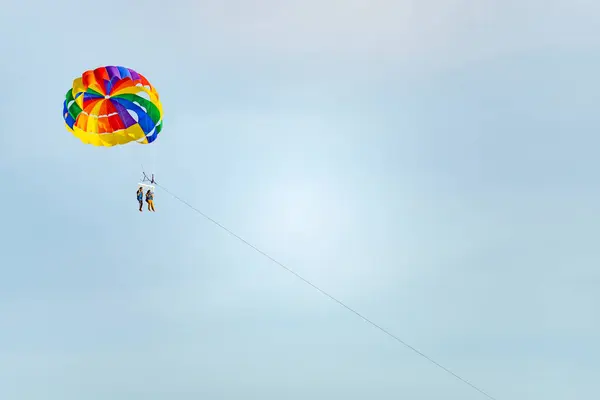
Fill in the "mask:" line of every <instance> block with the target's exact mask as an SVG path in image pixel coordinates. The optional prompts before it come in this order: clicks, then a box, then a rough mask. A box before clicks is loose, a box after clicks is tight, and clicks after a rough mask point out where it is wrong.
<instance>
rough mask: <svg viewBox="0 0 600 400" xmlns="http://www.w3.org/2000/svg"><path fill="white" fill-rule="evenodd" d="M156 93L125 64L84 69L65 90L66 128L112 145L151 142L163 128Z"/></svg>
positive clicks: (91, 140) (86, 138)
mask: <svg viewBox="0 0 600 400" xmlns="http://www.w3.org/2000/svg"><path fill="white" fill-rule="evenodd" d="M162 115H163V110H162V104H161V103H160V100H159V97H158V93H157V92H156V90H155V89H154V87H152V85H151V84H150V82H148V80H147V79H146V78H145V77H144V76H142V75H141V74H139V73H137V72H135V71H134V70H132V69H130V68H125V67H113V66H107V67H100V68H96V69H95V70H93V71H86V72H84V73H83V75H82V76H81V77H80V78H76V79H75V80H74V81H73V87H72V88H71V89H69V91H68V92H67V95H66V98H65V102H64V107H63V117H64V119H65V124H66V127H67V130H68V131H69V132H71V133H72V134H73V135H75V136H76V137H78V138H79V139H80V140H81V141H82V142H83V143H86V144H92V145H94V146H115V145H121V144H126V143H129V142H133V141H136V142H138V143H141V144H148V143H152V142H154V141H155V140H156V138H157V137H158V134H159V133H160V131H161V130H162V126H163V124H162Z"/></svg>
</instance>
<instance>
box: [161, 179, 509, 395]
mask: <svg viewBox="0 0 600 400" xmlns="http://www.w3.org/2000/svg"><path fill="white" fill-rule="evenodd" d="M155 184H156V186H158V187H159V188H161V189H162V190H164V191H165V192H166V193H168V194H169V195H171V196H172V197H173V198H174V199H175V200H178V201H179V202H181V203H182V204H184V205H186V206H187V207H189V208H190V209H191V210H192V211H195V212H196V213H198V214H200V215H201V216H202V217H204V218H205V219H207V220H208V221H210V222H212V223H213V224H214V225H216V226H218V227H219V228H221V229H222V230H224V231H225V232H227V233H228V234H230V235H231V236H233V237H234V238H236V239H238V240H239V241H240V242H242V243H244V244H245V245H247V246H248V247H250V248H252V249H253V250H255V251H256V252H257V253H259V254H261V255H263V256H264V257H266V258H268V259H269V260H271V261H272V262H274V263H275V264H277V265H278V266H279V267H281V268H283V269H285V270H286V271H288V272H289V273H291V274H292V275H294V276H296V278H298V279H300V280H301V281H303V282H304V283H306V284H307V285H309V286H311V287H312V288H313V289H315V290H317V291H318V292H320V293H321V294H323V295H324V296H326V297H328V298H329V299H330V300H333V301H334V302H336V303H337V304H339V305H340V306H342V307H343V308H345V309H346V310H347V311H350V312H351V313H353V314H354V315H356V316H358V317H359V318H361V319H362V320H363V321H365V322H366V323H368V324H370V325H371V326H373V327H374V328H376V329H378V330H379V331H381V332H383V333H384V334H386V335H387V336H389V337H390V338H392V339H394V340H395V341H396V342H398V343H400V344H402V345H404V346H405V347H407V348H408V349H410V350H412V351H413V352H415V353H416V354H418V355H420V356H421V357H423V358H424V359H426V360H427V361H429V362H430V363H432V364H433V365H435V366H437V367H438V368H440V369H442V370H443V371H445V372H447V373H448V374H450V375H452V376H453V377H455V378H456V379H458V380H459V381H461V382H462V383H464V384H466V385H467V386H469V387H471V388H472V389H474V390H476V391H477V392H479V393H480V394H482V395H484V396H485V397H487V398H488V399H490V400H497V399H496V398H495V397H492V396H491V395H489V394H487V393H486V392H485V391H483V390H482V389H480V388H479V387H477V386H475V385H474V384H472V383H471V382H469V381H467V380H466V379H464V378H462V377H460V376H459V375H457V374H456V373H454V372H452V371H451V370H449V369H448V368H446V367H444V366H443V365H441V364H439V363H438V362H437V361H435V360H433V359H432V358H430V357H429V356H427V355H425V354H424V353H422V352H421V351H419V350H417V349H416V348H415V347H413V346H411V345H410V344H408V343H406V342H405V341H403V340H402V339H400V338H399V337H398V336H396V335H394V334H393V333H391V332H390V331H388V330H386V329H385V328H383V327H381V326H380V325H378V324H376V323H375V322H373V321H371V320H370V319H368V318H367V317H365V316H364V315H362V314H361V313H359V312H358V311H356V310H354V309H353V308H351V307H350V306H348V305H346V304H345V303H344V302H342V301H341V300H338V299H337V298H335V297H334V296H333V295H331V294H329V293H327V292H326V291H325V290H323V289H321V288H320V287H318V286H317V285H315V284H313V283H312V282H311V281H309V280H308V279H306V278H304V277H303V276H301V275H300V274H298V273H297V272H295V271H294V270H292V269H291V268H289V267H287V266H286V265H284V264H283V263H281V262H279V261H277V260H276V259H275V258H273V257H271V256H270V255H268V254H267V253H265V252H264V251H262V250H260V249H259V248H258V247H256V246H254V245H253V244H251V243H249V242H248V241H246V240H245V239H243V238H242V237H241V236H239V235H237V234H236V233H234V232H232V231H231V230H229V229H228V228H226V227H225V226H223V225H221V224H220V223H219V222H217V221H216V220H214V219H213V218H211V217H209V216H208V215H206V214H205V213H203V212H202V211H200V210H199V209H197V208H196V207H194V206H193V205H191V204H190V203H188V202H187V201H185V200H183V199H182V198H180V197H178V196H177V195H175V194H174V193H171V192H170V191H169V190H168V189H167V188H165V187H164V186H162V185H160V184H158V183H155Z"/></svg>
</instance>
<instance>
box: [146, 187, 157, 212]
mask: <svg viewBox="0 0 600 400" xmlns="http://www.w3.org/2000/svg"><path fill="white" fill-rule="evenodd" d="M146 203H148V211H155V210H154V193H153V192H152V191H151V190H150V189H148V191H147V192H146Z"/></svg>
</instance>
